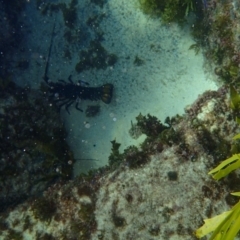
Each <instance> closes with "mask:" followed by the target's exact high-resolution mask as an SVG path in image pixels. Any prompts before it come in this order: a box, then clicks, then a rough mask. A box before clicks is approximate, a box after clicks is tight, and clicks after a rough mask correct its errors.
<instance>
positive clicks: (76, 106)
mask: <svg viewBox="0 0 240 240" xmlns="http://www.w3.org/2000/svg"><path fill="white" fill-rule="evenodd" d="M78 104H79V102H76V105H75V108H76V109H77V110H78V111H80V112H83V110H82V109H81V108H80V107H78Z"/></svg>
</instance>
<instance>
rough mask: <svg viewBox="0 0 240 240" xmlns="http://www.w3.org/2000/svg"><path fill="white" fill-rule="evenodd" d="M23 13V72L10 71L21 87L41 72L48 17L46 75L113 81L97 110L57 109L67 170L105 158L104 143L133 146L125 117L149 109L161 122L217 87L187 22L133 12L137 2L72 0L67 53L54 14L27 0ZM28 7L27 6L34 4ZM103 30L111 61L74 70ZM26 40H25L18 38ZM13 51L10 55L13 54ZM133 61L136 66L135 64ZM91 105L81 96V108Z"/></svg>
mask: <svg viewBox="0 0 240 240" xmlns="http://www.w3.org/2000/svg"><path fill="white" fill-rule="evenodd" d="M28 4H29V5H28V7H27V10H26V12H25V13H24V14H23V19H24V21H26V25H25V26H26V28H28V29H29V35H28V37H27V39H26V41H27V42H28V46H29V49H28V51H27V53H25V54H26V55H30V57H31V59H32V61H31V71H28V72H26V73H25V74H21V76H19V75H18V76H17V77H16V82H17V83H19V84H21V85H26V84H28V85H31V86H32V87H33V88H38V87H39V86H40V83H41V81H42V76H43V74H44V67H45V61H44V59H46V56H47V52H48V47H49V42H50V37H51V31H52V26H53V22H54V19H55V21H56V29H55V37H54V41H53V50H52V55H51V59H50V63H51V64H50V68H49V77H50V79H51V80H52V81H56V80H57V79H65V80H67V78H68V76H69V75H70V74H71V75H72V78H73V81H77V80H79V79H81V80H84V81H87V82H88V83H90V86H99V85H101V84H104V83H112V84H113V85H114V93H113V98H112V102H111V103H110V104H109V105H106V104H104V103H102V102H99V103H97V104H99V105H100V107H101V112H100V114H99V115H98V116H96V117H93V118H88V117H86V115H85V114H84V113H81V112H79V111H77V110H75V109H74V106H73V107H71V109H70V111H71V114H70V115H69V114H68V113H67V112H66V111H65V110H64V109H63V110H62V118H63V121H64V123H65V126H66V129H67V132H68V142H69V145H70V147H71V149H72V150H73V153H74V157H75V158H76V159H78V160H77V161H76V164H75V167H74V175H75V176H77V175H78V174H79V173H80V172H86V171H88V170H90V169H92V168H96V167H100V166H104V165H106V164H107V163H108V156H109V154H110V151H111V142H110V141H112V140H114V139H115V140H116V141H117V142H120V143H121V150H123V149H124V148H125V147H127V146H129V145H131V144H134V145H138V144H139V143H140V142H141V141H142V140H143V137H140V138H139V139H137V140H134V139H132V138H131V136H130V135H129V129H130V128H131V121H132V122H135V117H136V116H137V115H138V114H139V113H142V114H143V115H145V114H148V113H149V114H151V115H154V116H156V117H158V118H159V119H160V120H161V121H164V120H165V118H166V117H168V116H169V117H172V116H174V115H176V114H183V113H184V108H185V106H187V105H189V104H191V103H193V102H194V101H195V100H196V99H197V97H198V95H199V94H201V93H203V92H205V91H206V90H215V89H217V88H218V86H217V83H216V81H215V80H214V76H213V75H212V74H211V73H209V72H208V71H207V70H206V68H205V67H204V58H203V56H202V54H201V52H200V53H199V54H198V55H196V54H195V52H194V51H193V50H189V47H190V46H191V45H192V44H194V43H195V42H194V40H193V39H192V37H191V35H190V28H191V27H190V25H191V23H189V25H186V26H185V27H183V28H180V27H179V26H178V25H176V24H169V25H163V24H162V23H161V21H160V20H159V19H154V18H151V17H149V16H148V15H145V14H143V13H142V12H141V10H140V8H139V5H138V1H137V0H134V1H128V0H119V1H108V3H106V4H105V5H104V6H103V8H101V7H99V6H96V5H94V4H89V3H88V1H81V3H78V5H77V10H78V21H77V23H76V26H77V29H80V30H79V35H80V37H79V39H80V40H79V42H78V43H76V44H73V45H72V46H70V49H71V54H72V58H71V60H66V59H64V57H63V52H64V48H65V47H66V46H67V42H66V41H65V39H64V37H63V35H64V32H65V31H66V27H65V24H64V22H63V18H62V14H61V13H60V12H59V13H57V14H56V13H54V16H42V15H41V14H40V11H38V10H37V9H36V6H33V5H34V4H35V3H33V2H29V3H28ZM34 9H35V10H34ZM97 15H99V16H103V18H102V20H101V21H100V24H99V26H98V27H97V30H96V29H95V30H94V31H95V32H94V31H93V30H92V29H88V27H87V25H86V21H87V20H88V19H89V17H93V16H97ZM96 31H98V32H102V33H103V41H102V42H101V44H102V46H103V47H104V48H105V49H106V50H107V51H108V52H109V53H113V54H115V55H117V57H118V61H117V63H116V64H115V65H113V66H112V67H108V68H107V69H100V70H99V69H91V70H88V71H83V72H81V73H80V74H78V73H77V72H76V71H75V65H76V64H77V62H78V61H79V52H80V51H81V50H82V49H85V48H87V47H88V44H89V41H90V40H91V39H93V38H94V34H95V33H96ZM25 44H26V42H25ZM17 57H19V56H18V54H16V58H17ZM136 59H140V60H141V64H136V61H135V60H136ZM93 104H96V103H94V102H90V101H85V102H82V103H81V108H82V109H84V110H85V109H86V107H87V106H88V105H93Z"/></svg>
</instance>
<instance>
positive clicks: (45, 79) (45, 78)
mask: <svg viewBox="0 0 240 240" xmlns="http://www.w3.org/2000/svg"><path fill="white" fill-rule="evenodd" d="M54 30H55V20H54V24H53V29H52V35H51V41H50V46H49V50H48V57H47V61H46V66H45V72H44V76H43V80H44V81H45V82H46V83H48V79H49V78H48V76H47V74H48V67H49V59H50V56H51V51H52V43H53V35H54Z"/></svg>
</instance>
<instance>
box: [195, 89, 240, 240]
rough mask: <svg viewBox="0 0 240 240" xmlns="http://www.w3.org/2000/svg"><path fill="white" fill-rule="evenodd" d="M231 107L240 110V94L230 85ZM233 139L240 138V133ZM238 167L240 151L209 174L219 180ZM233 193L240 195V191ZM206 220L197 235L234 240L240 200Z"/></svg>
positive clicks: (238, 226)
mask: <svg viewBox="0 0 240 240" xmlns="http://www.w3.org/2000/svg"><path fill="white" fill-rule="evenodd" d="M230 107H231V108H232V109H233V110H235V111H236V110H240V95H239V94H238V93H237V91H236V90H235V88H234V87H233V86H230ZM236 121H237V122H238V123H240V118H238V117H236ZM233 139H234V140H237V139H240V134H237V135H236V136H234V137H233ZM238 168H240V153H239V154H234V155H233V156H231V157H230V158H228V159H226V160H224V161H223V162H222V163H220V164H219V165H218V166H217V167H216V168H214V169H212V170H211V171H210V172H209V173H208V174H213V178H214V179H216V180H219V179H221V178H223V177H225V176H227V175H228V174H229V173H231V172H232V171H234V170H236V169H238ZM232 195H234V196H238V197H240V192H235V193H232ZM204 222H205V223H204V225H203V226H202V227H200V228H199V229H197V230H196V233H195V235H196V237H198V238H202V237H204V236H205V235H207V234H208V233H210V232H213V234H212V235H211V237H210V240H233V239H234V238H235V236H236V235H237V233H238V232H239V230H240V201H239V202H238V203H237V204H236V205H234V207H233V208H232V209H231V210H230V211H227V212H223V213H222V214H220V215H217V216H215V217H213V218H210V219H205V220H204Z"/></svg>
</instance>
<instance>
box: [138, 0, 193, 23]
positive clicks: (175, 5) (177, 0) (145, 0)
mask: <svg viewBox="0 0 240 240" xmlns="http://www.w3.org/2000/svg"><path fill="white" fill-rule="evenodd" d="M139 3H140V8H141V9H142V11H143V12H144V13H146V14H150V15H152V16H157V17H161V18H162V20H163V21H164V22H182V21H183V20H184V18H185V17H186V16H187V15H188V14H189V12H190V11H195V10H196V9H197V6H196V4H197V3H196V2H195V1H193V0H162V1H159V0H139Z"/></svg>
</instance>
